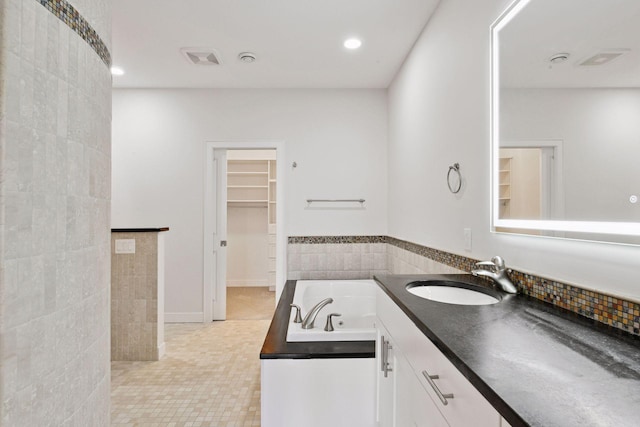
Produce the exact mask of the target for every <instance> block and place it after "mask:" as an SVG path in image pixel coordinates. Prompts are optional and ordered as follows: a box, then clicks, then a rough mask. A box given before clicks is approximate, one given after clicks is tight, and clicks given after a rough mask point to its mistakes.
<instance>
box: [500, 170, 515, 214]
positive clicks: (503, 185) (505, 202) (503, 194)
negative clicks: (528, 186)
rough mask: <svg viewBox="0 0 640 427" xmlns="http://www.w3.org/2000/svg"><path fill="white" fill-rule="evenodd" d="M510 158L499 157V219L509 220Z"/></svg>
mask: <svg viewBox="0 0 640 427" xmlns="http://www.w3.org/2000/svg"><path fill="white" fill-rule="evenodd" d="M511 159H512V158H511V157H500V166H499V167H500V181H499V194H498V197H499V199H500V215H499V216H500V218H509V216H510V202H511Z"/></svg>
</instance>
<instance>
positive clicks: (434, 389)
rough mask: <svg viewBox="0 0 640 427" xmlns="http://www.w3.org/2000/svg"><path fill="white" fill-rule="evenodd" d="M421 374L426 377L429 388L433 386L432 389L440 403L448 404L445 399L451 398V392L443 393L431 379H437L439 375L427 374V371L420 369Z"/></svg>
mask: <svg viewBox="0 0 640 427" xmlns="http://www.w3.org/2000/svg"><path fill="white" fill-rule="evenodd" d="M422 375H424V377H425V378H426V379H427V381H428V382H429V385H430V386H431V388H433V391H435V392H436V394H437V395H438V398H439V399H440V401H441V402H442V404H443V405H448V404H449V402H448V401H447V399H453V393H447V394H443V393H442V392H441V391H440V389H439V388H438V386H437V385H436V383H435V381H433V380H437V379H439V378H440V376H439V375H429V373H428V372H427V371H422Z"/></svg>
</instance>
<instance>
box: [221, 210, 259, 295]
mask: <svg viewBox="0 0 640 427" xmlns="http://www.w3.org/2000/svg"><path fill="white" fill-rule="evenodd" d="M267 231H268V230H267V207H266V206H264V207H243V206H240V207H232V206H229V208H227V242H228V243H227V286H269V283H268V276H269V263H268V258H269V241H268V234H267Z"/></svg>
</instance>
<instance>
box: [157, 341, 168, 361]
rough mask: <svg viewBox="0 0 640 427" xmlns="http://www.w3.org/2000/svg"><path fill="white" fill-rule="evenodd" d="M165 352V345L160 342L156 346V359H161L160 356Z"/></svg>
mask: <svg viewBox="0 0 640 427" xmlns="http://www.w3.org/2000/svg"><path fill="white" fill-rule="evenodd" d="M166 353H167V345H166V344H165V343H162V344H160V345H159V346H158V360H160V359H162V357H163V356H164V355H165V354H166Z"/></svg>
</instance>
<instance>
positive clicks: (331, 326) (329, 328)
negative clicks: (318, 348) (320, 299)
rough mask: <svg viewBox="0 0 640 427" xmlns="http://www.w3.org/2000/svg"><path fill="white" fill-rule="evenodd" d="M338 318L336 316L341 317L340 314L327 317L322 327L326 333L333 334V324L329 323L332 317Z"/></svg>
mask: <svg viewBox="0 0 640 427" xmlns="http://www.w3.org/2000/svg"><path fill="white" fill-rule="evenodd" d="M334 316H335V317H338V316H342V314H340V313H331V314H329V315H327V324H326V325H324V330H325V331H327V332H333V330H334V328H333V322H332V321H331V318H332V317H334Z"/></svg>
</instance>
